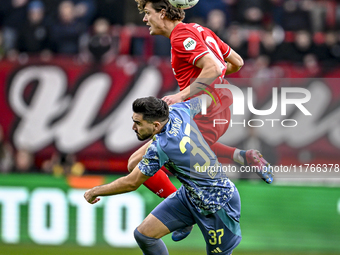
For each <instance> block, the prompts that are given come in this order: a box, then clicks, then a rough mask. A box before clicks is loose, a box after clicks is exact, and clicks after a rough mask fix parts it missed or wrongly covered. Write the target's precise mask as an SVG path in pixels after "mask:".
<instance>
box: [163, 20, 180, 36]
mask: <svg viewBox="0 0 340 255" xmlns="http://www.w3.org/2000/svg"><path fill="white" fill-rule="evenodd" d="M180 23H182V21H168V22H166V23H165V29H164V34H163V35H164V36H165V37H168V38H170V35H171V32H172V31H173V30H174V29H175V27H176V26H177V25H178V24H180Z"/></svg>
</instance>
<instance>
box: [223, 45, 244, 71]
mask: <svg viewBox="0 0 340 255" xmlns="http://www.w3.org/2000/svg"><path fill="white" fill-rule="evenodd" d="M230 50H231V52H230V54H229V56H228V57H227V58H225V59H224V60H225V61H226V62H227V71H226V72H225V75H228V74H231V73H236V72H237V71H239V70H240V69H241V68H242V66H243V65H244V62H243V59H242V58H241V56H240V55H239V54H237V53H236V51H234V50H233V49H230Z"/></svg>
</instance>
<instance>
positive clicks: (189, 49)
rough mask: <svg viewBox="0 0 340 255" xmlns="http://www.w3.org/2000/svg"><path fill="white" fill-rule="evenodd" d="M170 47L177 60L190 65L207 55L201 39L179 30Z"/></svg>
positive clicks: (187, 31) (191, 33)
mask: <svg viewBox="0 0 340 255" xmlns="http://www.w3.org/2000/svg"><path fill="white" fill-rule="evenodd" d="M171 46H172V49H173V52H174V54H176V56H177V57H178V58H181V59H183V61H185V62H188V63H190V64H192V65H195V64H196V62H197V60H198V59H200V58H201V57H203V56H204V55H205V54H208V53H209V51H208V49H207V46H206V45H205V44H204V43H203V42H202V39H201V38H199V37H198V36H197V35H196V34H195V33H193V32H191V31H189V30H181V31H180V32H179V33H177V34H176V36H175V37H174V39H173V40H172V43H171Z"/></svg>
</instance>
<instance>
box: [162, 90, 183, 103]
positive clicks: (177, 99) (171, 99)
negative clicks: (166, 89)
mask: <svg viewBox="0 0 340 255" xmlns="http://www.w3.org/2000/svg"><path fill="white" fill-rule="evenodd" d="M162 100H163V101H165V102H166V103H167V104H168V105H172V104H177V103H180V102H183V99H182V96H181V95H179V94H178V93H177V94H175V95H170V96H165V97H163V98H162Z"/></svg>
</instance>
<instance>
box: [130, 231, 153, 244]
mask: <svg viewBox="0 0 340 255" xmlns="http://www.w3.org/2000/svg"><path fill="white" fill-rule="evenodd" d="M133 236H134V237H135V240H136V242H137V243H138V245H139V246H143V244H149V243H150V242H152V241H155V240H157V239H155V238H151V237H148V236H145V235H143V234H142V233H141V232H139V231H138V229H137V228H136V229H135V231H134V232H133Z"/></svg>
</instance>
